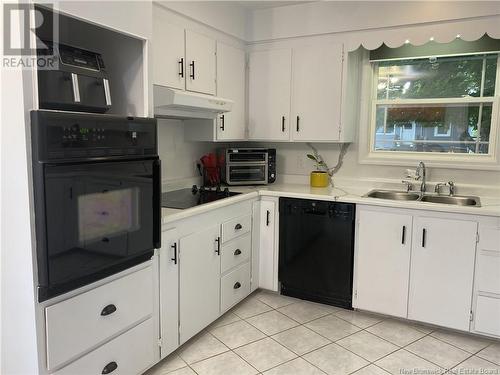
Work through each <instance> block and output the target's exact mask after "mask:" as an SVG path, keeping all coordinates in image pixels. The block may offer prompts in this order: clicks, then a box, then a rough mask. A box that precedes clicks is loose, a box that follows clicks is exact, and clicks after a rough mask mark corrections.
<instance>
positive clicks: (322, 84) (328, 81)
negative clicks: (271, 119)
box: [291, 44, 343, 142]
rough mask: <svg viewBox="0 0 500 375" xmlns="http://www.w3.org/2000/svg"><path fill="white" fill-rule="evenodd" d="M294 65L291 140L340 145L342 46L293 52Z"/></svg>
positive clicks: (320, 47) (327, 45)
mask: <svg viewBox="0 0 500 375" xmlns="http://www.w3.org/2000/svg"><path fill="white" fill-rule="evenodd" d="M292 61H293V62H292V66H293V72H292V83H293V86H292V93H291V97H292V112H291V113H292V116H291V117H292V118H291V132H292V139H293V140H294V141H304V142H308V141H323V142H325V141H337V140H338V139H339V130H340V110H341V101H342V66H343V46H342V44H326V45H316V46H304V47H298V48H294V49H293V58H292Z"/></svg>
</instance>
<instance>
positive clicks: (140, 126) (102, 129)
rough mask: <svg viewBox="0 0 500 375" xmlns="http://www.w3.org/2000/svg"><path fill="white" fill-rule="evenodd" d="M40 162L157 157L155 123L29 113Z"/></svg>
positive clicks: (77, 115)
mask: <svg viewBox="0 0 500 375" xmlns="http://www.w3.org/2000/svg"><path fill="white" fill-rule="evenodd" d="M32 132H34V133H35V135H36V136H37V137H39V138H40V137H41V138H43V139H42V140H41V141H38V142H37V144H38V145H39V146H38V157H39V159H40V160H62V159H75V158H83V159H85V158H96V157H126V156H131V155H153V156H154V155H156V154H157V142H156V137H157V134H156V120H155V119H150V118H135V117H121V116H109V115H89V114H76V113H63V112H51V111H33V112H32Z"/></svg>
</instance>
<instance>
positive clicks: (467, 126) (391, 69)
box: [371, 54, 499, 155]
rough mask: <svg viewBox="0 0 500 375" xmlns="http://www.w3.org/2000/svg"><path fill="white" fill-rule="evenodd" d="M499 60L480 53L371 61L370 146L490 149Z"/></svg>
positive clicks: (405, 149)
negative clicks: (372, 80) (372, 74)
mask: <svg viewBox="0 0 500 375" xmlns="http://www.w3.org/2000/svg"><path fill="white" fill-rule="evenodd" d="M498 61H499V55H498V54H482V55H468V56H453V57H430V58H429V57H425V58H416V59H398V60H390V61H378V62H374V63H373V70H374V74H375V77H374V83H375V84H374V86H375V87H374V90H373V105H372V108H373V112H372V122H373V127H372V129H373V128H374V131H372V142H371V144H372V152H378V153H382V152H385V153H390V152H394V151H396V152H407V153H408V152H427V153H458V154H470V155H485V154H486V155H489V154H491V153H493V147H490V142H492V143H493V135H494V134H495V131H496V129H495V127H496V126H497V122H498V120H497V119H496V116H495V114H496V112H497V111H498V110H497V102H498V101H497V97H496V96H495V93H496V92H498V88H497V87H495V86H496V85H495V83H496V81H497V71H498V65H499V64H498ZM496 95H498V94H496Z"/></svg>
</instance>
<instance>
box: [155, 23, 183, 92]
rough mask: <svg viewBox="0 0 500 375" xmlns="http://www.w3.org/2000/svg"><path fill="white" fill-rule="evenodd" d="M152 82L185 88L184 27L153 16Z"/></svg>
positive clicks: (180, 88)
mask: <svg viewBox="0 0 500 375" xmlns="http://www.w3.org/2000/svg"><path fill="white" fill-rule="evenodd" d="M153 38H154V39H153V82H154V83H155V84H157V85H161V86H169V87H173V88H175V89H179V90H183V89H184V88H185V61H184V29H183V28H182V27H179V26H175V25H172V24H170V23H167V22H164V21H163V20H162V19H161V18H159V17H153Z"/></svg>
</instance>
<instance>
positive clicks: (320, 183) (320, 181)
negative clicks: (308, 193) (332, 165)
mask: <svg viewBox="0 0 500 375" xmlns="http://www.w3.org/2000/svg"><path fill="white" fill-rule="evenodd" d="M329 182H330V181H329V176H328V173H327V172H325V171H313V172H311V187H318V188H322V187H327V186H328V184H329Z"/></svg>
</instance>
